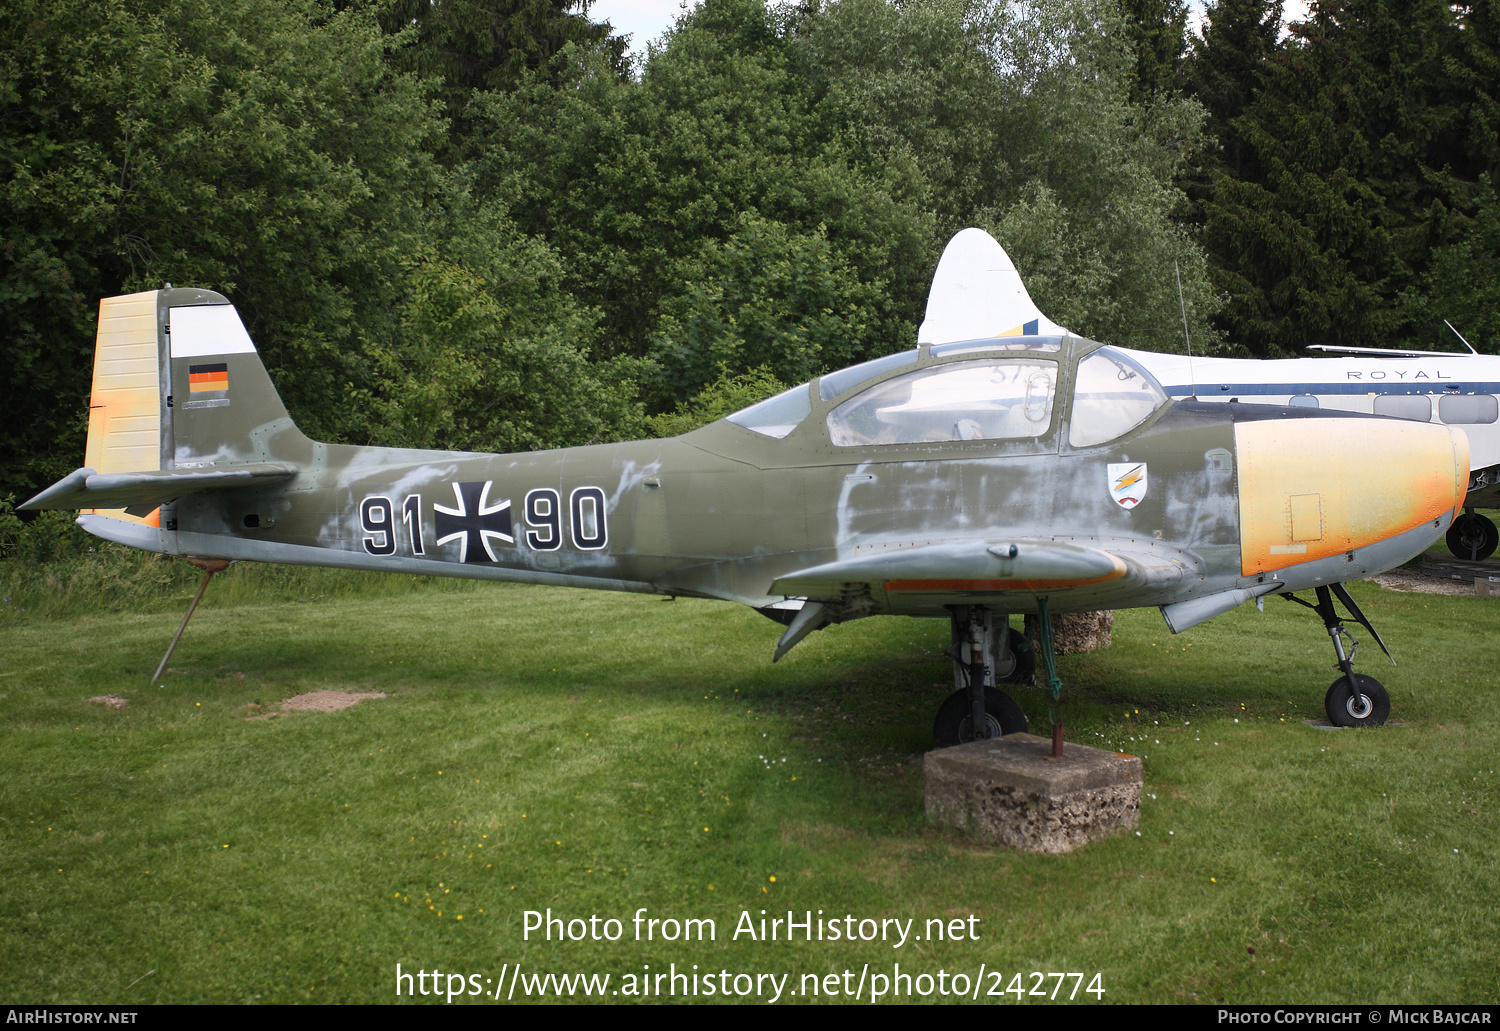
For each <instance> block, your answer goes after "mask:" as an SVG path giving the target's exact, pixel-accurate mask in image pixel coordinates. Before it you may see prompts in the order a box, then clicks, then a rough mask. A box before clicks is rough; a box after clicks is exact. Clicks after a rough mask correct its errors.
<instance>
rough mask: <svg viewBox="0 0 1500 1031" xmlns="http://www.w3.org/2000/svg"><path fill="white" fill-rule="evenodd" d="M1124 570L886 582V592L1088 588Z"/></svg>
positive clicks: (1120, 575) (1118, 575) (1116, 578)
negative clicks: (1067, 576) (1064, 576)
mask: <svg viewBox="0 0 1500 1031" xmlns="http://www.w3.org/2000/svg"><path fill="white" fill-rule="evenodd" d="M1124 575H1125V572H1124V570H1111V571H1110V572H1108V573H1105V574H1104V575H1103V576H1091V577H1087V578H1085V579H1082V580H887V581H886V583H885V589H886V590H888V591H1047V590H1054V589H1056V588H1061V587H1089V586H1092V585H1093V584H1102V583H1108V582H1109V581H1111V580H1118V579H1119V578H1120V577H1122V576H1124Z"/></svg>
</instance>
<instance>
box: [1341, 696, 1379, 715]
mask: <svg viewBox="0 0 1500 1031" xmlns="http://www.w3.org/2000/svg"><path fill="white" fill-rule="evenodd" d="M1344 708H1345V709H1346V710H1347V711H1348V713H1349V716H1350V717H1351V718H1353V719H1356V720H1363V719H1369V717H1370V713H1371V712H1373V711H1374V710H1375V703H1374V702H1372V701H1371V700H1370V696H1369V695H1367V694H1363V693H1361V694H1353V695H1350V696H1349V700H1348V701H1347V702H1345V703H1344Z"/></svg>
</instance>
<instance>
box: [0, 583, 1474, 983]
mask: <svg viewBox="0 0 1500 1031" xmlns="http://www.w3.org/2000/svg"><path fill="white" fill-rule="evenodd" d="M169 574H170V575H174V576H175V575H178V574H177V573H176V571H169ZM231 574H232V575H229V576H226V578H224V579H223V581H222V582H220V581H219V580H218V579H216V582H215V584H214V586H213V587H212V588H211V589H210V592H209V599H208V600H207V602H206V603H205V606H204V608H202V609H200V611H199V613H198V615H197V616H196V617H195V618H194V622H193V625H192V626H191V627H190V629H189V631H188V633H187V635H186V637H185V638H184V641H183V644H182V646H181V647H180V648H179V651H178V653H177V655H176V656H175V657H174V659H173V661H172V670H173V672H172V673H170V674H169V675H168V676H167V677H166V679H165V682H164V684H163V685H162V686H160V687H156V688H149V687H147V686H146V680H147V678H148V677H149V675H150V673H151V671H152V670H154V668H155V666H156V662H157V660H158V659H159V657H160V653H161V651H162V649H163V648H164V647H165V644H166V642H167V640H168V639H169V638H170V636H171V634H172V632H173V630H174V629H175V628H176V623H177V621H178V619H179V618H180V612H181V607H182V605H183V604H185V600H186V597H187V596H188V595H189V594H190V593H191V590H192V589H194V588H195V587H196V575H195V574H193V573H191V572H189V573H188V574H186V575H185V576H183V577H182V583H181V584H179V585H177V586H176V587H174V588H172V589H171V590H164V591H161V592H160V594H159V596H153V597H155V598H156V600H155V601H150V602H149V603H146V602H142V603H140V604H137V605H123V606H119V605H114V606H112V605H110V604H106V602H107V599H105V600H101V601H100V605H101V606H102V610H100V611H90V610H89V606H88V604H86V602H85V601H80V600H78V599H76V598H72V597H69V598H65V599H62V600H60V601H59V602H58V604H57V606H56V608H55V610H54V611H53V612H52V613H51V614H38V613H37V612H35V611H32V612H29V613H27V614H25V615H24V616H20V615H17V616H16V617H14V618H12V619H11V620H10V621H9V622H8V624H7V625H4V628H3V631H0V718H3V719H4V721H5V726H6V732H5V734H4V736H3V737H0V820H3V821H4V828H5V834H4V835H3V837H0V876H3V877H4V880H5V884H6V886H7V890H6V892H5V893H4V896H3V900H0V996H3V997H4V998H6V999H8V1000H11V1001H15V1002H44V1001H74V1002H242V1001H347V1002H368V1001H394V1000H395V998H396V996H395V991H396V980H395V969H396V964H397V963H398V962H399V963H400V964H401V965H402V969H403V971H410V970H412V969H423V970H432V969H434V968H437V969H441V970H442V971H443V972H444V973H447V972H450V971H452V972H461V973H465V974H477V975H479V976H480V977H481V979H482V978H485V977H498V976H499V975H500V973H501V970H502V964H506V963H510V964H514V963H517V962H519V963H521V964H522V969H523V971H524V972H526V973H528V974H529V973H532V972H536V973H541V972H546V971H554V972H558V973H573V972H581V971H593V972H599V973H609V974H611V975H612V977H613V980H612V983H611V987H612V988H614V987H618V986H619V984H620V978H621V977H622V976H623V975H625V974H630V973H633V974H639V973H642V972H644V968H645V967H646V965H648V964H649V966H650V968H651V970H652V971H655V972H662V971H665V970H667V969H669V965H670V964H673V963H675V964H676V967H677V970H678V971H682V970H684V969H685V968H689V967H691V966H692V964H698V965H699V968H700V970H702V971H708V970H712V971H714V972H717V971H719V970H721V969H723V970H728V971H729V972H730V974H731V975H732V974H734V973H738V972H747V973H757V972H759V973H768V972H770V973H777V974H782V973H790V974H792V975H793V976H792V979H791V981H790V982H789V987H792V988H795V987H797V986H798V985H799V980H798V979H799V977H800V976H801V975H802V974H804V973H809V974H819V975H822V974H827V973H830V972H842V971H844V970H846V969H848V970H852V971H853V973H854V975H855V977H856V978H857V977H858V976H859V974H860V972H861V970H862V969H863V968H864V964H866V963H868V964H870V967H869V970H870V972H886V973H889V972H890V971H891V969H892V965H893V964H894V963H897V962H899V963H900V964H901V967H902V970H903V971H905V972H908V973H912V974H917V973H928V974H936V973H937V972H938V971H939V970H940V969H942V970H945V971H946V972H947V973H949V974H951V973H953V972H955V971H958V972H964V973H967V974H968V975H969V976H970V977H972V976H973V975H974V974H976V973H977V972H978V969H979V967H980V965H981V964H984V965H985V968H986V969H987V970H989V971H996V970H998V971H1002V972H1003V973H1004V978H1003V980H1004V982H1005V984H1003V985H1001V986H1000V987H1002V988H1003V987H1005V986H1007V985H1010V984H1011V983H1012V978H1011V975H1012V974H1014V973H1016V972H1029V971H1033V970H1035V971H1039V972H1047V971H1079V972H1085V973H1087V974H1088V975H1089V976H1090V977H1092V975H1093V974H1094V973H1095V972H1098V973H1100V974H1101V975H1102V983H1103V985H1104V987H1105V989H1106V992H1107V994H1106V995H1105V996H1104V1001H1106V1002H1194V1001H1198V1002H1213V1001H1220V1000H1225V1001H1238V1002H1288V1001H1300V1002H1337V1001H1364V1002H1373V1001H1390V1002H1433V1001H1468V1002H1489V1003H1494V1002H1496V1001H1497V995H1500V990H1497V974H1496V971H1497V969H1500V945H1497V943H1500V917H1497V913H1500V858H1497V856H1496V848H1495V844H1496V842H1497V840H1500V836H1497V833H1496V832H1497V815H1496V801H1497V784H1500V781H1497V774H1496V769H1497V767H1500V764H1497V763H1496V762H1495V758H1494V757H1495V754H1496V751H1497V746H1500V731H1497V729H1496V727H1497V725H1500V697H1497V692H1496V686H1497V685H1496V679H1497V678H1496V675H1495V662H1494V659H1493V656H1492V652H1493V641H1494V639H1495V631H1496V628H1497V622H1500V610H1497V608H1496V607H1495V602H1494V601H1493V600H1492V599H1487V598H1474V597H1446V596H1434V595H1409V594H1397V593H1395V592H1390V591H1386V590H1383V589H1381V588H1379V587H1376V586H1374V585H1370V584H1360V585H1354V587H1353V593H1354V595H1355V597H1356V599H1357V600H1358V601H1359V603H1360V604H1361V606H1363V607H1364V609H1365V611H1366V612H1367V613H1368V614H1369V616H1370V618H1371V619H1372V620H1373V621H1374V622H1375V625H1376V626H1377V627H1379V628H1380V630H1381V632H1382V634H1383V635H1384V636H1385V637H1386V640H1387V641H1388V642H1389V643H1390V644H1391V645H1392V648H1393V650H1395V652H1396V654H1397V658H1398V661H1399V662H1400V665H1399V666H1398V667H1397V668H1395V669H1392V668H1390V666H1389V664H1388V663H1386V662H1385V659H1384V657H1383V656H1381V655H1380V654H1379V652H1378V650H1377V649H1375V648H1374V647H1373V646H1372V645H1369V644H1367V645H1366V646H1365V647H1364V648H1362V649H1361V653H1360V656H1359V663H1360V667H1361V669H1362V670H1363V671H1365V672H1369V673H1373V674H1375V675H1376V676H1378V677H1379V678H1380V679H1381V680H1382V681H1383V682H1384V683H1385V684H1386V685H1387V686H1388V687H1389V688H1390V690H1391V694H1392V697H1393V706H1392V719H1393V721H1394V722H1396V723H1398V724H1399V725H1392V726H1388V727H1385V728H1381V729H1375V730H1362V731H1330V730H1323V729H1317V728H1315V727H1312V726H1309V725H1308V724H1307V723H1305V722H1304V720H1305V719H1307V718H1310V717H1320V716H1321V710H1322V705H1321V700H1322V695H1323V692H1324V690H1325V689H1326V687H1327V685H1328V684H1329V682H1330V681H1331V680H1332V679H1333V678H1334V677H1335V676H1336V672H1335V671H1334V670H1333V669H1332V655H1331V650H1330V648H1329V646H1328V643H1327V637H1326V635H1325V634H1324V632H1323V630H1322V627H1321V626H1320V625H1319V623H1318V621H1317V619H1316V617H1314V616H1313V615H1312V614H1311V613H1309V612H1307V611H1306V610H1303V609H1301V608H1298V607H1296V606H1293V605H1290V604H1287V603H1285V602H1279V601H1271V602H1268V603H1267V606H1266V611H1265V612H1264V613H1257V612H1256V611H1255V609H1254V608H1253V607H1248V606H1247V607H1245V608H1242V609H1240V610H1237V611H1236V612H1233V613H1231V614H1229V615H1228V616H1225V617H1221V618H1220V619H1217V620H1214V621H1212V622H1211V623H1208V624H1205V625H1203V626H1201V627H1199V628H1197V629H1194V630H1193V631H1191V632H1190V633H1188V634H1186V635H1183V636H1181V637H1176V638H1174V637H1172V636H1171V635H1169V634H1168V633H1167V632H1166V630H1165V628H1164V626H1163V625H1162V623H1161V620H1160V617H1159V616H1157V615H1156V613H1154V612H1151V611H1149V610H1146V611H1133V612H1121V613H1119V614H1118V616H1117V622H1116V626H1115V644H1114V646H1113V647H1112V648H1110V649H1109V650H1107V651H1105V652H1098V653H1093V654H1086V655H1079V656H1067V657H1064V658H1063V660H1062V673H1063V676H1064V679H1065V681H1066V683H1067V688H1068V693H1069V696H1070V698H1071V701H1070V703H1069V705H1068V710H1067V711H1068V720H1069V737H1070V738H1071V739H1073V740H1078V741H1083V742H1085V743H1094V744H1099V745H1105V746H1108V747H1114V748H1118V749H1122V750H1125V751H1130V752H1133V753H1135V754H1140V755H1143V756H1144V765H1145V776H1146V792H1147V796H1146V798H1145V799H1144V801H1143V805H1142V813H1141V824H1140V835H1139V836H1136V835H1133V834H1132V835H1128V836H1122V837H1116V838H1112V839H1109V840H1107V841H1102V842H1098V843H1095V844H1093V845H1090V846H1088V847H1087V848H1085V849H1083V850H1081V851H1079V852H1077V853H1075V854H1073V855H1069V856H1064V857H1041V856H1030V855H1020V854H1016V853H1010V852H1004V851H998V850H993V849H990V848H987V847H983V846H980V845H978V844H976V843H974V842H972V841H970V840H967V839H965V838H963V837H961V836H959V835H956V834H953V833H949V832H946V831H941V830H936V829H933V828H930V827H928V826H927V825H926V823H925V821H924V819H923V815H922V806H921V795H922V778H921V773H920V765H919V764H920V755H921V752H922V751H923V750H924V749H925V748H926V747H927V746H928V744H929V742H930V727H931V718H932V714H933V712H934V711H935V709H936V707H937V705H938V703H939V702H940V701H941V700H942V698H943V697H944V695H945V694H946V693H947V691H948V690H949V682H950V677H949V674H948V671H947V669H946V668H945V660H943V659H942V658H941V656H940V650H941V648H942V646H943V645H944V644H945V643H946V627H944V626H942V625H941V624H940V623H939V622H937V621H918V620H909V619H894V618H892V619H875V620H867V621H862V622H855V623H850V624H845V625H843V626H839V627H835V628H831V629H829V630H826V631H824V632H821V633H818V634H814V635H813V636H812V637H811V638H809V639H808V640H807V641H806V642H804V643H803V644H801V645H799V646H798V648H797V649H796V650H794V651H793V652H792V653H791V654H790V655H789V656H788V657H787V659H785V660H783V662H781V663H780V664H777V665H775V666H772V665H770V663H769V656H770V651H771V648H772V645H773V643H774V641H775V638H776V636H777V634H778V633H779V628H777V627H776V626H775V625H773V624H771V623H770V622H768V621H766V620H764V619H762V618H761V617H760V616H758V615H755V614H754V613H751V612H748V611H744V610H740V609H736V608H733V607H731V606H727V605H715V604H711V603H699V602H692V601H687V600H680V601H676V602H664V601H662V600H659V599H656V598H650V597H641V596H633V595H615V594H607V593H585V592H577V591H569V590H562V589H548V588H528V587H511V586H504V585H473V584H456V583H453V582H438V583H429V582H426V581H412V580H411V579H410V578H404V577H384V578H382V577H375V576H365V577H361V576H357V575H355V574H338V573H329V572H318V571H278V570H272V569H266V568H264V567H259V568H257V567H249V566H245V567H241V566H237V567H234V570H232V571H231ZM309 596H316V597H318V598H319V599H320V600H319V601H318V602H317V603H316V604H313V603H308V602H307V601H305V600H297V599H299V598H306V597H309ZM1361 636H1363V635H1362V634H1361ZM322 688H329V689H337V690H352V691H383V692H385V693H386V695H387V697H386V698H384V699H381V700H375V701H366V702H363V703H361V704H360V705H358V706H356V707H354V708H351V709H347V710H345V711H342V712H337V713H327V714H316V713H292V714H288V715H286V716H281V717H276V718H271V719H263V720H252V719H248V718H247V717H250V716H254V715H260V714H263V713H264V712H266V711H268V710H269V709H272V708H274V706H275V705H276V704H277V703H278V702H279V701H280V700H282V699H285V698H287V697H290V696H292V695H296V694H299V693H302V692H305V691H310V690H316V689H322ZM111 693H113V694H118V695H120V696H121V697H124V698H126V699H128V700H129V703H130V704H129V707H128V708H126V709H123V710H118V711H116V710H109V709H106V708H104V707H103V706H100V705H98V704H94V703H91V702H89V701H88V700H87V699H89V698H90V697H93V696H98V695H105V694H111ZM1019 698H1020V701H1021V702H1022V705H1023V706H1024V707H1025V708H1026V709H1027V711H1028V714H1029V715H1030V716H1031V718H1032V719H1033V721H1034V725H1035V726H1036V727H1037V729H1039V730H1040V731H1042V732H1044V733H1045V705H1044V702H1043V697H1042V694H1041V692H1040V691H1033V690H1026V691H1021V692H1019ZM772 878H774V880H772ZM549 907H550V908H551V909H552V911H553V913H554V915H563V916H565V917H584V918H587V917H589V916H590V915H594V914H597V915H599V916H600V917H601V918H602V917H616V918H619V919H621V920H622V921H624V922H625V923H624V930H625V936H624V939H623V940H621V941H618V942H613V943H611V942H595V941H581V942H558V941H553V942H550V943H549V942H546V941H538V940H537V939H536V936H535V935H533V936H532V939H531V940H529V941H527V940H523V933H522V913H523V911H525V910H533V909H534V910H546V909H547V908H549ZM641 908H645V909H646V910H647V916H648V917H650V916H654V917H658V918H666V917H675V918H677V919H683V918H687V917H694V918H712V919H713V920H715V921H716V923H717V929H718V938H717V940H716V941H714V942H702V943H699V942H692V943H684V942H676V943H671V942H662V941H659V940H657V941H650V942H636V941H634V940H632V938H633V935H632V933H631V924H630V922H629V921H630V917H631V916H632V915H633V914H634V913H635V912H636V911H637V910H638V909H641ZM761 909H766V910H768V911H769V915H783V916H784V914H785V911H786V910H787V909H791V910H794V911H795V912H796V913H797V914H799V917H800V914H802V913H803V912H804V911H806V910H812V911H813V912H814V913H815V914H816V911H818V910H820V909H821V910H823V911H824V915H825V916H828V917H832V916H838V917H842V916H843V915H844V914H846V913H847V914H853V915H855V916H856V917H872V918H881V917H898V918H901V919H907V918H916V931H917V933H920V932H921V929H922V927H923V924H924V922H925V920H926V919H928V918H934V917H942V918H945V919H952V918H954V917H964V916H967V915H969V914H971V913H972V914H974V915H977V916H978V917H979V924H978V930H979V935H980V940H978V941H953V942H948V941H944V942H937V941H925V940H924V941H921V942H908V943H907V944H906V945H905V946H904V947H902V948H899V949H895V948H892V947H891V945H890V944H889V943H885V944H882V943H880V942H874V943H854V944H849V943H846V942H838V943H831V942H827V941H824V942H817V941H814V942H811V943H807V942H797V943H793V944H788V943H786V942H780V941H779V942H756V941H749V940H746V939H745V938H744V937H743V936H742V937H741V938H740V940H738V941H736V940H732V939H731V935H732V933H733V931H734V928H735V926H736V923H737V921H738V920H739V919H740V914H741V913H742V911H745V910H748V911H749V912H750V913H751V914H752V916H753V917H755V918H757V919H758V917H759V910H761ZM460 917H462V919H461V920H460V919H459V918H460ZM1252 949H1253V950H1254V951H1253V952H1252V951H1251V950H1252ZM1031 983H1032V982H1031V981H1030V980H1029V979H1028V980H1027V981H1026V987H1030V985H1031ZM1051 984H1052V982H1051V981H1048V982H1046V987H1047V988H1048V990H1050V988H1051ZM1067 984H1068V987H1071V985H1072V981H1071V980H1069V981H1068V982H1067ZM991 987H993V982H991V981H990V980H989V978H988V977H987V978H986V981H985V983H984V985H983V989H984V991H988V990H989V989H990V988H991ZM1066 993H1067V988H1065V989H1064V994H1066ZM518 997H519V993H518ZM866 997H868V989H866ZM502 998H503V995H502ZM612 998H613V997H612ZM825 998H826V997H825ZM981 998H982V999H983V998H985V995H984V994H981ZM1004 998H1005V1000H1006V1001H1008V1002H1010V1003H1014V1002H1015V1001H1016V998H1015V996H1014V995H1010V996H1005V997H1004ZM1079 998H1080V1000H1082V999H1083V998H1084V995H1083V993H1080V994H1079ZM1087 998H1088V1000H1089V1001H1092V1000H1093V996H1088V997H1087ZM792 999H794V1000H795V1001H802V1000H803V997H802V996H795V997H787V996H783V1001H790V1000H792ZM422 1001H428V1002H430V1001H432V999H431V997H430V996H429V997H428V998H427V999H425V1000H422ZM456 1001H457V1000H455V1002H456ZM470 1001H473V1000H470ZM991 1001H999V1000H998V999H994V1000H991ZM1027 1001H1028V1002H1039V1001H1040V1000H1034V999H1028V1000H1027Z"/></svg>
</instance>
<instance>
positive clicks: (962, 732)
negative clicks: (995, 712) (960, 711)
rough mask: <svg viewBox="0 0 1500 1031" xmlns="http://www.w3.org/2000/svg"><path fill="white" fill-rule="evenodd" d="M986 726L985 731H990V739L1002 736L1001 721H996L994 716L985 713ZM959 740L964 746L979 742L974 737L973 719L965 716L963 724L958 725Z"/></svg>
mask: <svg viewBox="0 0 1500 1031" xmlns="http://www.w3.org/2000/svg"><path fill="white" fill-rule="evenodd" d="M984 724H985V729H987V730H988V731H989V736H990V737H992V738H997V737H999V736H1000V721H999V720H997V719H995V717H994V716H992V715H990V714H989V713H985V714H984ZM958 739H959V740H960V741H962V742H963V743H964V744H968V743H969V742H970V741H977V740H979V739H978V738H976V737H975V736H974V719H973V717H971V716H965V717H964V718H963V722H962V723H960V724H959V725H958Z"/></svg>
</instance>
